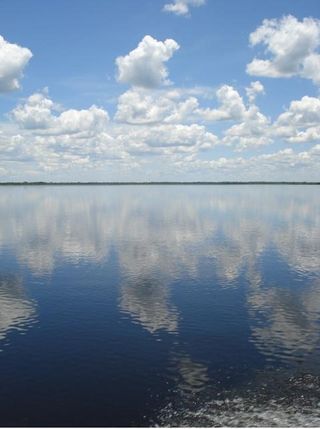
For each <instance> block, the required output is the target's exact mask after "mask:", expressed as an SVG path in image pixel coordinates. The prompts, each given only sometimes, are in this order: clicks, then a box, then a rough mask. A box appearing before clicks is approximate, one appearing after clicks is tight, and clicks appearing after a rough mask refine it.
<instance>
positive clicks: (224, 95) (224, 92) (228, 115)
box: [197, 85, 246, 121]
mask: <svg viewBox="0 0 320 429" xmlns="http://www.w3.org/2000/svg"><path fill="white" fill-rule="evenodd" d="M216 96H217V99H218V101H219V102H220V106H219V108H218V109H210V108H206V109H203V108H202V109H199V110H198V111H197V112H198V114H199V115H200V117H202V118H203V119H205V120H207V121H223V120H241V119H242V118H243V117H244V115H245V113H246V107H245V105H244V102H243V99H242V97H241V96H240V94H239V93H238V91H237V90H235V89H234V88H233V87H232V86H229V85H223V86H222V87H221V88H219V89H218V91H217V93H216Z"/></svg>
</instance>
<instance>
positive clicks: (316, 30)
mask: <svg viewBox="0 0 320 429" xmlns="http://www.w3.org/2000/svg"><path fill="white" fill-rule="evenodd" d="M250 44H251V46H255V45H259V44H263V45H265V46H266V53H267V54H269V58H267V59H260V58H254V60H253V61H252V62H251V63H250V64H248V65H247V72H248V73H249V74H250V75H256V76H266V77H291V76H300V77H304V78H307V79H312V80H313V82H314V83H316V84H320V67H319V64H320V55H319V53H318V51H317V49H318V48H319V46H320V21H319V20H318V19H314V18H304V19H303V20H302V21H298V20H297V18H295V17H294V16H291V15H289V16H285V17H283V18H281V19H271V20H270V19H265V20H264V21H263V23H262V25H261V26H260V27H258V28H257V29H256V30H255V31H254V32H253V33H251V34H250Z"/></svg>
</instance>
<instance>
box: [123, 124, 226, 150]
mask: <svg viewBox="0 0 320 429" xmlns="http://www.w3.org/2000/svg"><path fill="white" fill-rule="evenodd" d="M118 132H119V134H118V137H117V141H119V142H121V143H122V144H123V145H124V147H125V148H126V150H127V151H128V152H129V153H130V154H133V155H139V154H140V155H142V154H158V155H161V154H162V155H170V154H176V153H189V154H191V153H197V152H198V151H199V150H205V149H209V148H212V147H213V146H215V145H216V144H218V138H217V137H216V136H215V135H214V134H212V133H210V132H208V131H207V130H206V128H205V127H204V126H203V125H198V124H191V125H182V124H166V125H165V124H162V125H156V126H152V127H149V126H140V127H126V128H122V129H120V130H118Z"/></svg>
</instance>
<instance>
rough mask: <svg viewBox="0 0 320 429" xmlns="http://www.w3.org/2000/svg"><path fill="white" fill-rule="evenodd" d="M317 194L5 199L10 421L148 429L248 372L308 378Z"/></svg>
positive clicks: (4, 335) (313, 342)
mask: <svg viewBox="0 0 320 429" xmlns="http://www.w3.org/2000/svg"><path fill="white" fill-rule="evenodd" d="M318 192H319V191H318V187H316V186H144V187H142V186H136V187H134V186H125V187H116V186H114V187H111V186H109V187H108V186H100V187H99V186H96V187H89V186H78V187H76V186H74V187H66V186H65V187H63V186H62V187H59V186H54V187H53V186H52V187H45V186H41V187H36V186H35V187H31V186H30V187H3V188H1V190H0V206H1V210H0V251H1V261H2V262H1V266H0V350H1V351H2V353H0V360H1V369H0V375H3V378H4V383H2V384H3V385H2V387H1V389H0V395H1V401H2V402H1V403H2V405H1V411H3V416H4V417H3V419H4V422H5V423H6V424H10V423H12V422H13V423H14V424H17V425H19V424H22V425H23V424H28V423H31V424H35V423H39V424H46V422H47V420H46V419H50V416H51V420H50V423H53V424H58V425H59V424H61V423H63V424H77V425H78V424H79V422H80V421H82V422H89V424H90V425H95V424H96V425H114V424H115V423H116V424H118V425H119V424H120V425H124V426H126V425H131V424H142V422H144V423H145V422H146V421H147V422H150V421H155V420H156V418H155V416H156V415H157V413H158V411H159V409H161V408H162V407H164V406H165V404H167V403H169V402H170V401H174V400H175V398H177V396H179V398H188V397H190V396H191V397H194V395H200V394H201V392H203V394H204V395H207V396H208V395H209V396H211V397H214V395H217V394H218V393H219V392H221V391H223V390H224V389H227V388H228V389H229V388H234V387H235V386H238V385H241V383H243V382H244V381H247V380H250V379H253V378H252V377H254V376H253V374H254V373H255V372H256V371H264V370H266V369H267V368H268V370H269V369H270V368H272V369H274V370H279V368H280V369H281V368H285V369H286V371H287V370H288V368H289V370H292V371H297V370H299V371H303V372H309V373H312V374H313V375H314V376H318V375H319V373H318V369H319V368H318V364H317V362H318V361H319V338H320V334H319V332H320V331H319V319H320V267H319V254H320V201H319V198H318ZM22 333H24V334H25V335H23V336H21V334H22ZM13 356H15V357H14V358H13ZM22 362H23V364H22ZM62 366H63V368H62ZM290 368H291V369H290ZM57 374H58V376H57ZM59 374H60V375H61V379H60V375H59ZM31 377H32V378H33V380H35V383H33V384H32V383H31V382H30V380H29V378H31ZM17 378H19V380H20V381H22V383H25V388H26V390H25V392H28V396H29V398H30V402H29V400H26V394H25V393H23V392H22V391H21V389H19V388H18V384H17V381H16V380H17ZM97 379H99V380H100V381H99V382H97ZM59 380H60V382H61V385H60V388H59V389H58V391H57V389H55V388H54V385H57V383H59ZM89 391H90V398H89V397H88V392H89ZM41 392H46V394H45V395H44V396H43V397H42V396H41V395H40V393H41ZM13 398H14V400H15V401H16V403H17V404H18V405H17V406H18V407H19V406H20V409H21V413H20V416H19V417H17V415H16V414H14V410H13V408H11V407H10V406H8V403H9V401H10V400H11V399H13ZM39 398H40V399H39ZM35 399H38V400H39V401H40V405H41V407H43V408H44V410H45V411H44V412H43V414H42V413H41V412H40V414H39V412H36V411H35V410H33V409H32V406H31V405H30V404H31V401H32V400H35ZM63 401H64V402H63ZM62 402H63V403H64V406H63V408H64V410H62V407H61V404H62ZM121 402H122V406H121ZM83 404H85V406H83V407H82V405H83ZM123 404H127V405H126V406H125V409H126V411H125V412H123V409H124V408H123V407H124V405H123ZM74 410H77V413H75V412H74ZM111 410H112V411H111ZM48 411H49V415H48ZM46 416H47V417H46ZM144 416H145V417H144ZM48 421H49V420H48ZM202 423H203V422H202ZM166 424H168V421H166ZM193 424H194V422H193Z"/></svg>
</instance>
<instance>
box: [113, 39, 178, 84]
mask: <svg viewBox="0 0 320 429" xmlns="http://www.w3.org/2000/svg"><path fill="white" fill-rule="evenodd" d="M178 49H179V45H178V43H177V42H176V41H175V40H173V39H166V40H165V41H164V42H161V41H158V40H156V39H154V38H153V37H151V36H145V37H144V38H143V39H142V40H141V42H140V43H139V44H138V46H137V47H136V48H135V49H134V50H133V51H131V52H129V54H128V55H125V56H124V57H123V56H122V57H118V58H117V59H116V64H117V66H118V76H117V79H118V81H119V82H122V83H128V84H130V85H133V86H137V87H142V88H155V87H158V86H160V85H163V84H168V83H170V81H169V80H168V70H167V68H166V66H165V63H166V62H167V61H168V60H169V59H170V58H171V57H172V55H173V54H174V53H175V51H177V50H178Z"/></svg>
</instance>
